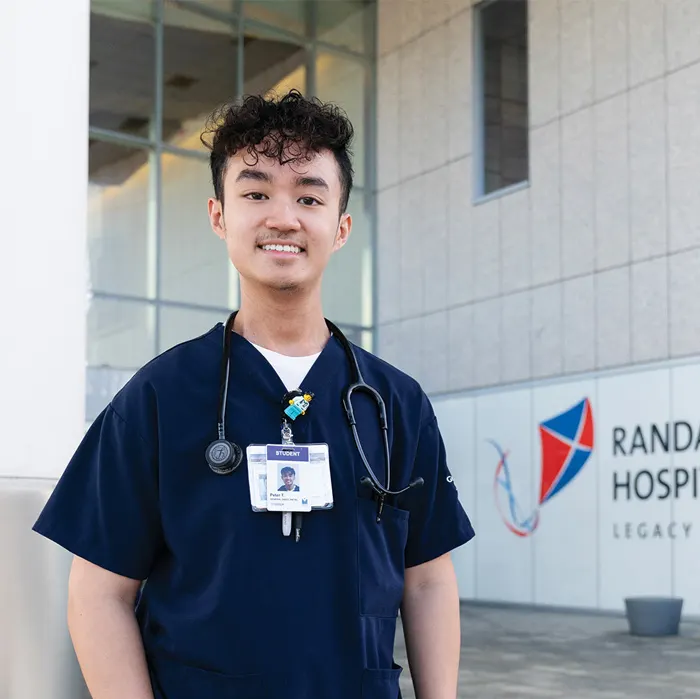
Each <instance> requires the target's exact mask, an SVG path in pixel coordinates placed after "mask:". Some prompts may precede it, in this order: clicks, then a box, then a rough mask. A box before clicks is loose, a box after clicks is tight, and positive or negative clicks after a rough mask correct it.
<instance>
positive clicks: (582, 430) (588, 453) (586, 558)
mask: <svg viewBox="0 0 700 699" xmlns="http://www.w3.org/2000/svg"><path fill="white" fill-rule="evenodd" d="M595 388H596V386H595V382H594V381H588V382H585V383H571V384H560V385H555V386H548V387H544V388H539V389H535V390H533V421H532V424H531V429H532V430H533V433H535V431H536V433H535V434H536V439H535V448H534V449H533V463H534V465H535V470H536V473H537V477H538V485H539V493H538V508H539V520H540V521H539V526H538V528H537V530H536V532H533V545H534V548H535V602H536V603H537V604H559V605H564V606H568V607H596V606H597V604H598V594H597V585H598V576H597V553H598V541H597V538H598V527H597V500H598V492H597V486H598V466H597V453H596V451H595V449H594V446H595V444H596V438H597V434H596V429H595V419H594V413H595V408H596V400H595Z"/></svg>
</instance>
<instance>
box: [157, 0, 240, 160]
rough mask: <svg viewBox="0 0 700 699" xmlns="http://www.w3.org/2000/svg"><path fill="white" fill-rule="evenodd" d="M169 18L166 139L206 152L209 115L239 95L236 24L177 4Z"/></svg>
mask: <svg viewBox="0 0 700 699" xmlns="http://www.w3.org/2000/svg"><path fill="white" fill-rule="evenodd" d="M226 2H228V0H226ZM164 20H165V26H164V30H163V122H162V127H163V140H164V141H165V142H166V143H171V144H172V145H174V146H178V147H180V148H187V149H193V150H200V151H201V150H204V146H203V145H202V143H201V141H200V134H201V133H202V128H203V126H204V124H205V121H206V119H207V117H208V116H209V114H211V112H212V111H213V109H214V108H215V107H217V106H218V105H219V104H221V103H222V102H226V101H229V100H232V99H234V97H235V95H236V74H237V61H238V43H237V41H236V35H237V32H236V24H235V23H234V22H233V20H232V23H227V22H223V21H218V20H213V19H210V18H209V17H208V16H204V15H201V14H198V13H196V12H190V11H187V10H182V9H179V8H177V7H172V6H167V7H166V10H165V14H164Z"/></svg>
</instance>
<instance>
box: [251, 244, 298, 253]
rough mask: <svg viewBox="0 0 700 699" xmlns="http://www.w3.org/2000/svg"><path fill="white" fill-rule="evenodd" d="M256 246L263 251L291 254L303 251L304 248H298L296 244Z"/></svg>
mask: <svg viewBox="0 0 700 699" xmlns="http://www.w3.org/2000/svg"><path fill="white" fill-rule="evenodd" d="M258 247H259V248H260V249H261V250H264V251H265V252H282V253H288V254H292V255H299V254H300V253H302V252H304V248H300V247H299V246H298V245H258Z"/></svg>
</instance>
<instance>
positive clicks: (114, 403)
mask: <svg viewBox="0 0 700 699" xmlns="http://www.w3.org/2000/svg"><path fill="white" fill-rule="evenodd" d="M222 333H223V327H222V324H221V323H217V324H216V325H215V326H214V327H213V328H211V329H210V330H208V331H207V332H206V333H204V334H202V335H199V336H197V337H194V338H191V339H189V340H185V341H184V342H180V343H178V344H176V345H174V346H173V347H170V348H169V349H167V350H165V351H164V352H162V353H161V354H159V355H158V356H156V357H154V358H153V359H151V360H150V361H149V362H148V363H146V364H144V365H143V366H142V367H141V368H140V369H139V370H138V371H137V372H136V373H135V374H134V375H133V376H132V377H131V379H129V381H128V382H127V383H126V384H125V385H124V386H123V387H122V388H121V389H120V390H119V391H118V392H117V393H116V394H115V395H114V397H113V398H112V400H111V401H110V404H109V408H110V409H112V410H113V411H114V412H115V413H117V415H119V416H120V417H121V418H122V419H123V420H125V421H126V422H129V423H134V422H140V421H141V422H143V421H144V420H146V419H147V418H148V416H149V415H151V416H152V415H153V414H154V412H156V411H157V407H158V403H159V402H160V401H161V400H163V399H164V398H165V397H166V396H167V395H168V393H169V392H172V390H173V386H175V385H177V384H178V383H180V382H181V381H182V380H183V379H184V378H185V377H188V378H190V377H193V376H194V377H195V378H196V376H197V374H198V373H200V372H203V371H207V372H208V373H211V372H212V371H213V372H217V373H218V370H219V365H218V362H217V361H216V359H217V358H219V357H220V356H221V349H220V347H219V344H220V341H222V340H223V337H222ZM212 360H213V361H212Z"/></svg>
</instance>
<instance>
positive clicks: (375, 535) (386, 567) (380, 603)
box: [357, 498, 409, 617]
mask: <svg viewBox="0 0 700 699" xmlns="http://www.w3.org/2000/svg"><path fill="white" fill-rule="evenodd" d="M408 518H409V512H408V511H407V510H400V509H397V508H395V507H391V506H390V505H384V509H383V511H382V519H381V522H379V523H377V503H376V502H375V501H373V500H368V499H362V498H360V499H358V500H357V530H358V531H357V535H358V568H359V570H358V572H359V580H360V583H359V585H360V590H359V593H360V614H361V615H362V616H377V617H396V616H397V615H398V612H399V607H400V606H401V599H402V597H403V588H404V549H405V547H406V541H407V539H408Z"/></svg>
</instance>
